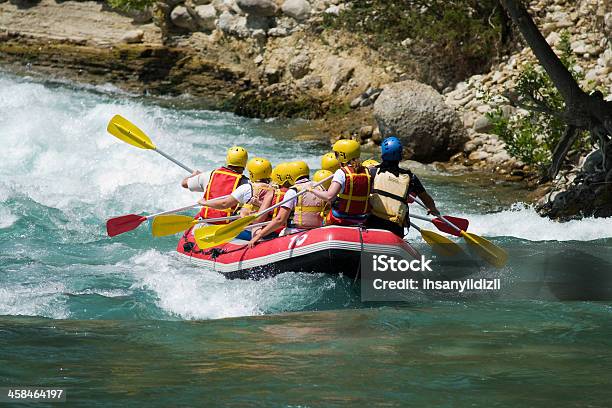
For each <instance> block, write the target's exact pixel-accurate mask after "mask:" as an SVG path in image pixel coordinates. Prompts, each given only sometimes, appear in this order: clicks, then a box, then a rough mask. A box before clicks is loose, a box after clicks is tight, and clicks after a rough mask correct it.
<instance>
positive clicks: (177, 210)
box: [145, 203, 200, 220]
mask: <svg viewBox="0 0 612 408" xmlns="http://www.w3.org/2000/svg"><path fill="white" fill-rule="evenodd" d="M199 205H200V204H197V203H196V204H191V205H188V206H187V207H181V208H176V209H174V210H168V211H162V212H160V213H157V214H151V215H147V216H146V217H145V218H146V219H147V220H150V219H151V218H155V217H157V216H159V215H166V214H173V213H177V212H179V211H185V210H189V209H190V208H193V207H197V206H199Z"/></svg>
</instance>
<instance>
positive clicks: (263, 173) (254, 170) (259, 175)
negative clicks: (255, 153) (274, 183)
mask: <svg viewBox="0 0 612 408" xmlns="http://www.w3.org/2000/svg"><path fill="white" fill-rule="evenodd" d="M246 168H247V171H248V172H249V178H250V179H251V181H260V180H266V179H269V178H270V177H271V176H272V164H271V163H270V160H267V159H262V158H261V157H254V158H252V159H251V160H249V161H248V163H247V165H246Z"/></svg>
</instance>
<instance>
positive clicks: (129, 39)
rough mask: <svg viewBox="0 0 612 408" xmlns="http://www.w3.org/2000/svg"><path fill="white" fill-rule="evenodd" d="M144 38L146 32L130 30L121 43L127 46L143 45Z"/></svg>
mask: <svg viewBox="0 0 612 408" xmlns="http://www.w3.org/2000/svg"><path fill="white" fill-rule="evenodd" d="M143 38H144V31H142V30H130V31H126V32H125V34H123V35H122V36H121V42H124V43H126V44H136V43H141V42H142V39H143Z"/></svg>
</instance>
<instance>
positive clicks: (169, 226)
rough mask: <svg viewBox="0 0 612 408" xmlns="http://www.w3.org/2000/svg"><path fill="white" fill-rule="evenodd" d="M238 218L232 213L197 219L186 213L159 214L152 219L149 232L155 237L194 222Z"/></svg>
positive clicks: (181, 228) (191, 224)
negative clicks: (231, 214) (221, 216)
mask: <svg viewBox="0 0 612 408" xmlns="http://www.w3.org/2000/svg"><path fill="white" fill-rule="evenodd" d="M237 218H240V216H239V215H233V216H231V217H223V218H209V219H203V220H197V219H194V218H193V217H190V216H188V215H177V214H173V215H161V216H159V217H155V218H154V219H153V225H152V227H151V233H152V234H153V236H155V237H165V236H168V235H174V234H178V233H179V232H183V231H185V230H188V229H189V228H191V227H193V226H194V225H196V224H203V223H211V222H220V221H231V220H235V219H237Z"/></svg>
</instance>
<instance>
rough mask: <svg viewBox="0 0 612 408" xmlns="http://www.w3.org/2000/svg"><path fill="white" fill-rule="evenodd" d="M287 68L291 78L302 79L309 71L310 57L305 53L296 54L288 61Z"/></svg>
mask: <svg viewBox="0 0 612 408" xmlns="http://www.w3.org/2000/svg"><path fill="white" fill-rule="evenodd" d="M288 68H289V72H290V73H291V76H292V77H293V78H295V79H302V78H304V77H305V76H306V75H307V74H308V72H310V58H309V57H308V55H306V54H298V55H296V56H295V57H293V58H292V59H291V61H289V66H288Z"/></svg>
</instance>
